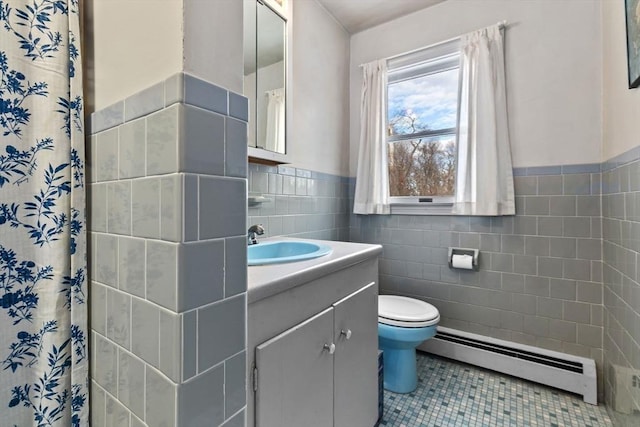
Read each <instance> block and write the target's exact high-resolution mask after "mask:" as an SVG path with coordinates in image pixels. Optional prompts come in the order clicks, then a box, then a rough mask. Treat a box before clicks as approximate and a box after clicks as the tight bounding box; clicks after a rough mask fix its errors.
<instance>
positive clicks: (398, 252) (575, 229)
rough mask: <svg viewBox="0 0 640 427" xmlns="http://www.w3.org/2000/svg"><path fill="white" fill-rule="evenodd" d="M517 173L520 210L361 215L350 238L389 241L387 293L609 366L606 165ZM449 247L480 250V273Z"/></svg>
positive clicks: (466, 327) (383, 267) (451, 323)
mask: <svg viewBox="0 0 640 427" xmlns="http://www.w3.org/2000/svg"><path fill="white" fill-rule="evenodd" d="M592 171H593V172H592ZM515 172H516V174H517V175H518V176H516V177H515V178H514V180H515V191H516V205H517V206H516V212H517V215H516V216H515V217H493V218H491V217H466V216H407V215H402V216H401V215H391V216H380V215H371V216H360V215H358V216H355V215H354V216H352V221H351V239H352V240H353V241H357V242H371V243H380V244H382V245H383V247H384V250H383V255H382V257H381V259H380V286H381V290H382V292H384V293H393V294H402V295H407V296H414V297H418V298H420V299H424V300H426V301H428V302H430V303H432V304H433V305H435V306H436V307H437V308H438V309H439V310H440V315H441V316H442V317H441V321H440V324H441V325H442V326H447V327H451V328H455V329H460V330H463V331H468V332H473V333H478V334H481V335H486V336H490V337H495V338H500V339H504V340H509V341H514V342H519V343H524V344H529V345H534V346H539V347H543V348H548V349H552V350H557V351H562V352H566V353H569V354H575V355H579V356H585V357H589V358H593V359H595V360H596V363H597V365H598V367H599V368H600V369H599V372H600V373H601V372H602V371H601V368H602V361H603V359H602V326H603V307H602V261H601V260H602V256H601V254H602V241H601V237H602V231H601V229H602V227H601V217H600V173H599V165H582V166H575V167H571V168H566V170H565V171H563V170H562V168H560V167H557V168H531V169H528V170H527V169H519V170H516V171H515ZM450 246H455V247H467V248H478V249H480V271H479V272H473V271H465V270H456V269H450V268H449V266H448V264H447V248H448V247H450ZM600 381H601V378H600ZM600 384H602V383H601V382H600Z"/></svg>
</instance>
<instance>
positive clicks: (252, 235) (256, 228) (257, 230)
mask: <svg viewBox="0 0 640 427" xmlns="http://www.w3.org/2000/svg"><path fill="white" fill-rule="evenodd" d="M263 234H264V227H263V226H262V224H254V225H252V226H251V227H249V230H248V231H247V243H248V244H249V245H256V244H258V239H257V238H256V236H262V235H263Z"/></svg>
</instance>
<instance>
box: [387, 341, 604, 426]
mask: <svg viewBox="0 0 640 427" xmlns="http://www.w3.org/2000/svg"><path fill="white" fill-rule="evenodd" d="M384 393H385V395H384V410H385V414H384V418H383V421H382V422H381V423H380V426H383V427H422V426H429V427H453V426H455V427H457V426H463V427H480V426H488V427H498V426H518V427H520V426H544V427H568V426H576V427H578V426H579V427H600V426H605V427H609V426H611V425H612V424H611V421H610V419H609V416H608V415H607V412H606V409H605V407H604V405H599V406H593V405H589V404H587V403H584V402H583V401H582V398H581V397H580V396H577V395H574V394H570V393H565V392H562V391H559V390H556V389H552V388H549V387H545V386H542V385H539V384H535V383H531V382H528V381H524V380H521V379H518V378H514V377H510V376H507V375H502V374H499V373H496V372H493V371H488V370H484V369H481V368H477V367H474V366H470V365H466V364H461V363H457V362H453V361H450V360H448V359H443V358H439V357H435V356H431V355H426V354H424V353H418V388H417V389H416V391H414V392H413V393H409V394H396V393H391V392H389V391H386V390H385V392H384Z"/></svg>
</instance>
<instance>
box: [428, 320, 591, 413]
mask: <svg viewBox="0 0 640 427" xmlns="http://www.w3.org/2000/svg"><path fill="white" fill-rule="evenodd" d="M418 350H422V351H426V352H428V353H432V354H436V355H438V356H442V357H446V358H449V359H453V360H458V361H460V362H465V363H468V364H470V365H475V366H480V367H482V368H486V369H491V370H492V371H496V372H501V373H504V374H508V375H512V376H514V377H518V378H523V379H525V380H529V381H533V382H537V383H540V384H545V385H548V386H551V387H555V388H558V389H560V390H566V391H570V392H572V393H576V394H579V395H582V397H583V400H584V401H585V402H587V403H591V404H592V405H597V404H598V398H597V380H596V364H595V361H594V360H593V359H587V358H584V357H578V356H572V355H569V354H565V353H560V352H557V351H552V350H546V349H543V348H538V347H532V346H529V345H524V344H518V343H514V342H510V341H504V340H499V339H495V338H490V337H485V336H482V335H477V334H472V333H469V332H463V331H458V330H456V329H449V328H443V327H438V333H437V334H436V336H435V337H433V338H431V339H430V340H427V341H425V342H424V343H422V344H421V345H420V346H418Z"/></svg>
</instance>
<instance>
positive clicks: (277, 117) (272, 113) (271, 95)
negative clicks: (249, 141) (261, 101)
mask: <svg viewBox="0 0 640 427" xmlns="http://www.w3.org/2000/svg"><path fill="white" fill-rule="evenodd" d="M267 98H268V102H267V130H266V137H265V139H266V141H265V145H266V146H265V148H266V149H267V150H270V151H275V152H277V153H284V152H285V149H284V134H285V123H284V117H285V110H284V88H278V89H274V90H270V91H267Z"/></svg>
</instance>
